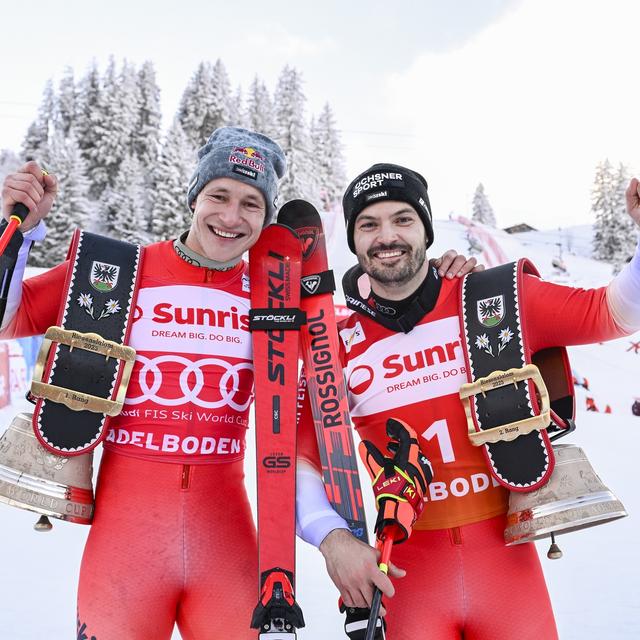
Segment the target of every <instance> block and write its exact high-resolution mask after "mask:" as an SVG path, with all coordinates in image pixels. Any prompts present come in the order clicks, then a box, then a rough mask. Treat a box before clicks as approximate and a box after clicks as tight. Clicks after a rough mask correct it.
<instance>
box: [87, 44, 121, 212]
mask: <svg viewBox="0 0 640 640" xmlns="http://www.w3.org/2000/svg"><path fill="white" fill-rule="evenodd" d="M118 85H119V80H118V77H117V72H116V62H115V59H114V57H113V56H111V57H110V58H109V64H108V65H107V70H106V72H105V75H104V78H103V81H102V90H101V91H100V94H99V99H98V105H97V107H96V113H95V121H94V125H93V139H94V145H93V147H92V148H91V149H90V150H89V178H90V180H91V196H92V197H93V198H95V199H96V200H97V199H99V198H100V197H101V196H102V193H103V192H104V190H105V189H106V188H107V187H108V186H113V184H114V182H115V177H116V175H117V173H118V169H119V167H120V163H121V162H122V159H123V157H124V156H125V153H126V146H125V147H123V145H122V138H123V136H122V132H123V122H122V114H121V112H120V90H119V86H118Z"/></svg>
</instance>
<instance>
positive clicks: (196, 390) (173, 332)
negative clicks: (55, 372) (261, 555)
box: [3, 241, 257, 640]
mask: <svg viewBox="0 0 640 640" xmlns="http://www.w3.org/2000/svg"><path fill="white" fill-rule="evenodd" d="M66 268H67V263H63V264H61V265H59V266H58V267H55V268H54V269H51V270H50V271H48V272H46V273H44V274H42V275H39V276H36V277H34V278H30V279H28V280H26V281H25V282H24V284H23V295H22V303H21V305H20V307H19V310H18V312H17V314H16V316H15V317H14V318H13V319H12V321H11V323H10V324H9V326H8V327H7V329H6V330H5V331H4V335H3V337H19V336H26V335H36V334H41V333H44V332H45V331H46V329H47V328H48V327H49V326H52V325H54V324H56V319H57V313H58V309H59V306H60V298H59V292H61V291H62V290H63V283H64V277H65V273H66ZM248 312H249V279H248V275H247V265H246V264H245V263H244V262H241V263H240V264H238V265H237V266H235V267H233V268H231V269H229V270H227V271H216V270H213V269H208V268H204V267H197V266H194V265H191V264H189V263H187V262H186V261H184V260H183V259H182V258H180V257H179V256H178V255H177V254H176V253H175V251H174V249H173V246H172V242H170V241H167V242H160V243H157V244H153V245H151V246H149V247H147V248H146V249H145V259H144V262H143V266H142V273H141V284H140V290H139V295H138V299H137V307H136V309H135V317H134V323H133V327H132V331H131V339H130V342H129V344H130V346H132V347H133V348H134V349H135V350H136V352H137V355H136V362H135V366H134V369H133V374H132V378H131V383H130V385H129V388H128V391H127V397H126V400H125V406H124V410H123V411H122V413H121V414H120V415H119V416H117V417H115V418H112V419H111V420H110V422H109V424H108V427H107V435H106V439H105V441H104V453H103V456H102V462H101V466H100V472H99V477H98V482H97V486H96V508H95V518H94V522H93V525H92V527H91V531H90V533H89V537H88V540H87V544H86V547H85V551H84V555H83V560H82V567H81V571H80V583H79V593H78V632H79V637H80V635H82V634H84V635H82V637H87V638H91V637H96V638H100V639H103V638H104V639H106V638H154V639H155V640H162V639H167V640H168V639H169V638H170V637H171V633H172V629H173V627H174V623H176V622H177V624H178V627H179V629H180V633H181V635H182V637H183V638H185V639H188V640H196V639H197V640H209V639H211V640H213V639H218V638H229V637H233V638H234V639H238V640H243V639H245V638H246V639H249V638H253V637H254V636H255V631H251V630H250V628H249V620H250V614H251V611H252V609H253V607H254V605H255V597H256V576H257V544H256V534H255V527H254V524H253V520H252V517H251V511H250V507H249V501H248V498H247V495H246V491H245V488H244V482H243V481H244V471H243V456H244V450H245V433H246V429H247V425H248V413H249V406H250V404H251V402H252V400H253V367H252V351H251V336H250V334H249V331H248ZM95 331H96V332H97V333H100V327H99V321H98V322H96V328H95ZM168 463H169V464H168Z"/></svg>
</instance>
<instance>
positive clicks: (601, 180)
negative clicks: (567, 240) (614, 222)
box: [591, 159, 613, 261]
mask: <svg viewBox="0 0 640 640" xmlns="http://www.w3.org/2000/svg"><path fill="white" fill-rule="evenodd" d="M612 174H613V169H612V167H611V163H610V162H609V160H608V159H605V160H604V161H603V162H601V163H600V164H599V165H598V166H597V167H596V174H595V177H594V180H593V188H592V189H591V212H592V213H593V215H594V217H595V222H594V225H593V257H594V258H595V259H596V260H605V261H608V260H610V259H611V257H612V251H611V249H610V246H609V244H610V243H609V230H610V226H611V210H612V206H611V196H612V181H613V175H612Z"/></svg>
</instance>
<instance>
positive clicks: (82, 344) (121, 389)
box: [31, 327, 136, 416]
mask: <svg viewBox="0 0 640 640" xmlns="http://www.w3.org/2000/svg"><path fill="white" fill-rule="evenodd" d="M55 343H57V344H66V345H68V347H69V351H73V350H74V349H83V350H85V351H92V352H93V353H101V354H104V355H105V356H106V360H109V358H116V359H117V360H122V361H124V363H125V364H124V369H123V372H122V376H121V378H120V383H119V384H118V389H117V393H116V397H115V400H109V399H107V398H99V397H98V396H93V395H90V394H88V393H83V392H82V391H74V390H73V389H65V388H64V387H58V386H56V385H53V384H49V383H47V382H43V381H42V380H43V377H44V370H45V365H46V362H47V360H48V358H49V353H50V352H51V346H52V345H53V344H55ZM135 357H136V352H135V349H132V348H131V347H127V346H125V345H123V344H118V343H117V342H112V341H111V340H105V339H104V338H103V337H102V336H100V335H98V334H97V333H80V332H79V331H73V330H68V329H62V328H61V327H49V328H48V329H47V332H46V333H45V335H44V341H43V342H42V346H41V347H40V352H39V353H38V359H37V361H36V366H35V369H34V374H33V382H32V383H31V393H32V394H33V395H34V396H35V397H36V398H44V399H46V400H51V401H53V402H59V403H60V404H63V405H65V406H66V407H68V408H69V409H71V410H72V411H91V412H92V413H104V414H105V415H108V416H117V415H118V414H119V413H120V412H121V411H122V407H123V406H124V398H125V395H126V393H127V387H128V386H129V380H130V379H131V371H132V370H133V364H134V361H135Z"/></svg>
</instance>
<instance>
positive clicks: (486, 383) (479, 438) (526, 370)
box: [460, 364, 551, 447]
mask: <svg viewBox="0 0 640 640" xmlns="http://www.w3.org/2000/svg"><path fill="white" fill-rule="evenodd" d="M526 380H531V381H532V382H533V384H534V386H535V388H536V391H537V392H538V395H539V401H540V402H539V404H540V414H539V415H537V416H531V417H530V418H525V419H524V420H517V421H516V422H508V423H507V424H503V425H499V426H497V427H493V428H491V429H486V430H483V431H476V427H475V424H474V421H473V417H472V408H471V398H472V397H474V396H477V395H478V394H479V393H481V394H482V395H483V396H486V395H487V392H490V391H492V390H494V389H498V388H499V387H506V386H507V385H510V384H513V385H514V386H516V387H517V386H518V383H519V382H523V381H526ZM460 399H461V400H462V404H463V405H464V411H465V413H466V415H467V427H468V431H469V440H471V444H473V445H474V446H476V447H479V446H480V445H483V444H487V443H490V442H499V441H511V440H515V439H516V438H517V437H518V436H522V435H526V434H527V433H531V432H532V431H535V430H536V429H537V430H538V431H541V430H543V429H546V428H547V427H548V426H549V423H550V422H551V415H550V405H549V392H548V391H547V387H546V385H545V383H544V380H543V379H542V375H541V374H540V370H539V369H538V367H536V365H535V364H528V365H525V366H524V367H521V368H520V369H509V370H508V371H493V372H492V373H490V374H489V375H488V376H486V377H484V378H478V379H477V380H475V381H474V382H468V383H466V384H463V385H462V386H461V387H460Z"/></svg>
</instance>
